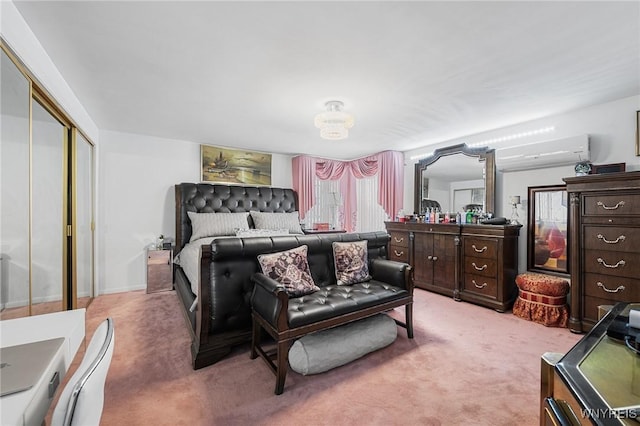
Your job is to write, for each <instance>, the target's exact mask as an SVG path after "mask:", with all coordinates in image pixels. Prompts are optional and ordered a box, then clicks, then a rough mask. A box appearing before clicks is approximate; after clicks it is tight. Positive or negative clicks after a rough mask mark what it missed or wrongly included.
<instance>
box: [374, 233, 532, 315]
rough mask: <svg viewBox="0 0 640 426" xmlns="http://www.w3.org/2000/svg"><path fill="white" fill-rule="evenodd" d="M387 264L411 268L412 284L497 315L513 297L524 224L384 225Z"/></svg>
mask: <svg viewBox="0 0 640 426" xmlns="http://www.w3.org/2000/svg"><path fill="white" fill-rule="evenodd" d="M385 225H386V227H387V232H389V234H390V235H391V240H390V242H389V259H391V260H397V261H402V262H407V263H409V264H410V265H411V266H412V268H413V281H414V285H415V286H416V287H418V288H422V289H425V290H429V291H433V292H436V293H440V294H444V295H447V296H451V297H453V298H454V299H455V300H464V301H468V302H472V303H475V304H478V305H482V306H486V307H489V308H493V309H495V310H496V311H498V312H504V311H506V310H508V309H509V308H510V307H511V305H512V304H513V301H514V300H515V297H516V296H517V291H518V290H517V287H516V285H515V277H516V275H517V273H518V235H519V233H520V228H521V225H472V224H464V225H461V224H451V223H408V222H385Z"/></svg>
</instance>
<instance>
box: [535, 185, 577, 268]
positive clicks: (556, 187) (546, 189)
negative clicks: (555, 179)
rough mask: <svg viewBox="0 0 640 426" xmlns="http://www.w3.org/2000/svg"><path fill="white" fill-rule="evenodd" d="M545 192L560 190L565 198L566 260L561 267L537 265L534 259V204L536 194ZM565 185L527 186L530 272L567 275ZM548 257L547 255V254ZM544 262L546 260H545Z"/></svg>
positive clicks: (568, 253)
mask: <svg viewBox="0 0 640 426" xmlns="http://www.w3.org/2000/svg"><path fill="white" fill-rule="evenodd" d="M545 192H561V193H563V198H564V199H565V200H566V203H567V204H566V209H567V217H566V219H565V222H564V225H565V228H566V235H565V238H564V249H565V251H566V262H565V265H564V266H563V267H551V266H544V265H537V264H536V261H535V257H536V217H538V212H537V209H538V206H537V205H536V194H540V193H545ZM567 195H568V194H567V186H566V185H542V186H530V187H528V194H527V196H528V200H527V201H528V204H527V209H528V217H527V271H530V272H539V273H543V274H550V275H559V276H565V277H566V276H568V275H569V272H570V271H569V266H570V264H571V262H569V259H571V256H570V249H571V248H570V246H569V230H570V227H569V199H568V196H567ZM547 258H548V256H547ZM545 263H546V261H545Z"/></svg>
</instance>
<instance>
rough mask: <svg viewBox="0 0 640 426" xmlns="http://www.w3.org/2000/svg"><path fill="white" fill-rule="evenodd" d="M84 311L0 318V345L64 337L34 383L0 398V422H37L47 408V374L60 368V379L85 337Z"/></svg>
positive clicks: (22, 423)
mask: <svg viewBox="0 0 640 426" xmlns="http://www.w3.org/2000/svg"><path fill="white" fill-rule="evenodd" d="M85 313H86V310H85V309H84V308H83V309H75V310H72V311H64V312H55V313H52V314H44V315H35V316H31V317H25V318H17V319H11V320H3V321H0V347H7V346H14V345H20V344H23V343H30V342H37V341H39V340H47V339H53V338H56V337H64V338H65V341H64V344H63V345H62V346H61V347H60V350H59V351H58V353H57V354H56V356H54V358H53V359H52V360H51V363H50V365H49V367H48V368H47V370H46V372H45V374H43V375H42V376H41V377H40V379H39V380H38V383H36V385H35V386H34V387H33V388H31V389H29V390H27V391H24V392H18V393H15V394H11V395H6V396H3V397H0V424H1V425H2V426H5V425H6V426H9V425H31V424H34V425H40V424H42V421H43V420H44V417H45V416H46V414H47V411H48V410H49V406H50V405H51V401H52V398H50V397H49V389H48V388H49V380H50V379H51V377H50V376H51V374H53V372H54V371H56V370H58V371H59V370H62V371H60V382H62V378H63V377H64V374H65V373H66V372H67V370H68V369H69V366H70V365H71V362H72V361H73V358H74V357H75V355H76V353H77V352H78V349H79V348H80V345H81V344H82V342H83V340H84V336H85Z"/></svg>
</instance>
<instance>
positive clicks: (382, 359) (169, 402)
mask: <svg viewBox="0 0 640 426" xmlns="http://www.w3.org/2000/svg"><path fill="white" fill-rule="evenodd" d="M401 312H402V311H400V310H398V311H397V312H395V313H394V315H395V314H398V315H399V314H400V313H401ZM107 316H111V317H113V318H114V321H115V332H116V347H115V352H114V358H113V361H112V364H111V367H110V370H109V375H108V377H107V383H106V390H105V406H104V412H103V416H102V424H103V425H249V424H251V425H299V424H305V425H363V424H366V425H417V424H420V425H460V424H474V425H537V424H538V422H539V420H538V410H539V397H540V396H539V392H540V385H539V374H540V355H542V353H544V352H566V351H567V350H568V349H570V348H571V347H572V346H573V345H574V344H575V343H576V342H577V341H578V340H579V339H580V337H581V336H580V335H575V334H572V333H571V332H569V331H568V330H567V329H557V328H546V327H544V326H541V325H538V324H535V323H531V322H528V321H525V320H522V319H519V318H517V317H515V316H513V315H512V314H510V313H504V314H500V313H497V312H495V311H493V310H491V309H487V308H483V307H479V306H475V305H472V304H469V303H462V302H455V301H453V300H452V299H450V298H447V297H444V296H440V295H436V294H433V293H429V292H426V291H423V290H419V289H418V290H416V292H415V304H414V328H415V339H413V340H409V339H407V337H406V331H405V330H404V329H401V328H399V329H398V338H397V340H396V341H395V342H394V343H392V344H391V345H390V346H388V347H386V348H383V349H381V350H379V351H377V352H374V353H371V354H369V355H367V356H365V357H363V358H361V359H359V360H356V361H354V362H352V363H350V364H348V365H346V366H343V367H340V368H337V369H334V370H332V371H329V372H327V373H323V374H319V375H312V376H302V375H299V374H297V373H295V372H293V371H292V370H290V371H289V373H288V375H287V382H286V385H285V391H284V394H282V395H280V396H276V395H274V394H273V389H274V386H275V377H274V376H273V374H272V373H271V371H270V370H269V369H268V368H267V366H266V365H265V364H264V362H263V361H262V360H260V359H256V360H251V359H249V353H248V345H245V346H241V347H239V348H238V349H237V350H235V351H234V352H233V353H232V354H231V355H230V356H229V357H227V358H225V359H224V360H222V361H220V362H218V363H217V364H215V365H213V366H209V367H206V368H203V369H200V370H197V371H194V370H192V368H191V365H190V359H191V358H190V352H189V351H190V349H189V343H190V338H189V333H188V331H187V329H186V325H185V320H184V318H183V316H182V313H181V312H180V307H179V302H178V299H177V297H176V294H175V293H174V292H173V291H170V292H163V293H155V294H145V293H144V292H142V291H137V292H130V293H119V294H111V295H104V296H99V297H97V298H96V299H95V300H94V301H93V303H92V304H91V305H90V306H89V308H88V310H87V338H88V339H89V338H90V337H91V334H92V333H93V330H95V328H96V327H97V325H98V324H99V323H100V321H102V320H103V319H104V318H106V317H107ZM400 317H403V314H402V315H400ZM79 358H80V357H79V356H78V357H76V362H77V360H78V359H79ZM69 375H70V374H68V376H69Z"/></svg>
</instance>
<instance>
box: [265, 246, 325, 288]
mask: <svg viewBox="0 0 640 426" xmlns="http://www.w3.org/2000/svg"><path fill="white" fill-rule="evenodd" d="M307 249H308V247H307V246H306V245H303V246H300V247H296V248H293V249H291V250H287V251H281V252H278V253H269V254H261V255H260V256H258V263H260V267H261V268H262V273H263V274H265V275H266V276H268V277H269V278H272V279H274V280H276V281H278V282H279V283H280V284H282V285H283V286H284V289H285V291H286V292H287V294H288V295H289V296H291V297H298V296H303V295H305V294H309V293H313V292H314V291H318V290H320V288H319V287H318V286H317V285H316V284H315V283H314V282H313V278H312V277H311V271H310V270H309V262H308V261H307Z"/></svg>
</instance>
